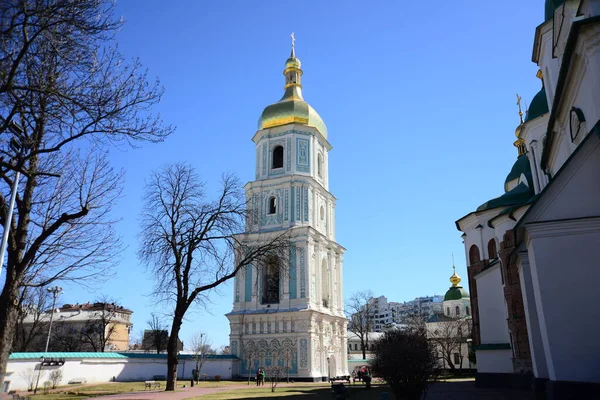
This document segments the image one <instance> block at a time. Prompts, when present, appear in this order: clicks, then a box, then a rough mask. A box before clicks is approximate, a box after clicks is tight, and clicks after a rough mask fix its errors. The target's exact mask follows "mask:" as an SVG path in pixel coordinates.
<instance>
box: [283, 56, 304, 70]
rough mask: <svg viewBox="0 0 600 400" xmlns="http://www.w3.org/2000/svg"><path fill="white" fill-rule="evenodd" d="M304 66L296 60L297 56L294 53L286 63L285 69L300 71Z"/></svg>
mask: <svg viewBox="0 0 600 400" xmlns="http://www.w3.org/2000/svg"><path fill="white" fill-rule="evenodd" d="M301 66H302V63H301V62H300V60H299V59H297V58H296V56H295V55H294V54H293V53H292V55H291V56H290V58H288V59H287V60H286V61H285V69H286V70H287V69H289V68H296V69H300V67H301Z"/></svg>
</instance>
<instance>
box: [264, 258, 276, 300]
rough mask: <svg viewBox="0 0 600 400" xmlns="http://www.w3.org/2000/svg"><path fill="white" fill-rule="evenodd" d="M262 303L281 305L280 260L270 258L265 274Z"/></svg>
mask: <svg viewBox="0 0 600 400" xmlns="http://www.w3.org/2000/svg"><path fill="white" fill-rule="evenodd" d="M262 284H263V285H262V289H263V290H262V303H263V304H273V303H279V258H277V256H271V257H269V258H268V260H267V263H266V265H265V269H264V273H263V282H262Z"/></svg>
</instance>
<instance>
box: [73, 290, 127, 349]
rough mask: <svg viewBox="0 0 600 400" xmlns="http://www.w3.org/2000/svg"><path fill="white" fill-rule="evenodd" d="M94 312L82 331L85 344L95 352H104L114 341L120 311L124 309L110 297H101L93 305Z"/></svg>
mask: <svg viewBox="0 0 600 400" xmlns="http://www.w3.org/2000/svg"><path fill="white" fill-rule="evenodd" d="M92 307H93V309H94V311H92V312H91V314H90V316H89V318H88V320H87V321H86V323H85V325H84V327H83V328H82V330H81V336H82V338H83V342H84V343H85V344H87V345H89V346H90V347H91V348H92V350H93V351H97V352H104V351H106V350H108V347H109V346H108V345H109V343H110V340H111V339H112V337H113V335H114V333H115V331H116V329H117V325H116V323H117V322H118V318H119V314H120V311H121V310H122V309H123V307H121V306H120V305H118V304H117V303H116V302H115V301H114V300H111V299H110V298H109V297H108V296H101V297H100V298H99V299H98V300H96V302H94V304H93V306H92Z"/></svg>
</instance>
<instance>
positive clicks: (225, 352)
mask: <svg viewBox="0 0 600 400" xmlns="http://www.w3.org/2000/svg"><path fill="white" fill-rule="evenodd" d="M218 354H223V355H229V354H231V348H230V347H229V346H227V345H223V346H221V348H220V349H219V351H218Z"/></svg>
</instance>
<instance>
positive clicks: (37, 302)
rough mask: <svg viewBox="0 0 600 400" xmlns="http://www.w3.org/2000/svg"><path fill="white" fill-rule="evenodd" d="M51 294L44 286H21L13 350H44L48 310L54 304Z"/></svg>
mask: <svg viewBox="0 0 600 400" xmlns="http://www.w3.org/2000/svg"><path fill="white" fill-rule="evenodd" d="M51 296H52V295H51V294H50V293H49V292H48V291H47V290H46V288H43V287H23V288H21V290H20V296H19V315H18V318H17V325H16V329H15V339H14V341H13V346H12V347H13V350H12V351H13V352H27V351H42V350H44V342H45V339H46V334H47V333H48V321H49V319H50V317H49V315H48V313H47V311H48V307H49V306H50V305H51V304H52V301H51Z"/></svg>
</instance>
